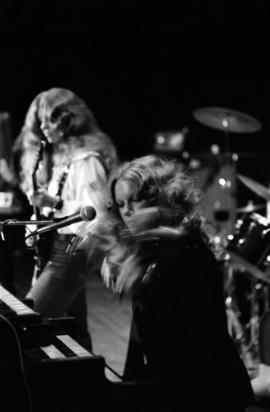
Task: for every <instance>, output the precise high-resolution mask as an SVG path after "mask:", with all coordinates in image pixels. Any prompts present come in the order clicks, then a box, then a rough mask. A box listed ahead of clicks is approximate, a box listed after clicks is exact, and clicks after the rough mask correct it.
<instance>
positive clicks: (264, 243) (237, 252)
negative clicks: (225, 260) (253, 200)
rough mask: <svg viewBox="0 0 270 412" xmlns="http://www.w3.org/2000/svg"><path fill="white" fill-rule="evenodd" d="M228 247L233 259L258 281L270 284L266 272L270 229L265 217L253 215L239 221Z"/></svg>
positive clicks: (269, 246) (269, 247)
mask: <svg viewBox="0 0 270 412" xmlns="http://www.w3.org/2000/svg"><path fill="white" fill-rule="evenodd" d="M227 240H228V243H227V247H226V250H227V251H228V253H229V255H230V257H231V259H232V261H233V262H235V263H236V264H238V265H240V266H242V267H243V268H244V269H246V270H247V271H248V272H249V273H250V274H251V275H253V276H254V277H255V278H256V279H257V280H261V281H264V282H265V283H267V284H270V278H269V277H268V275H267V274H266V273H265V272H264V270H265V268H266V267H268V264H269V263H268V260H269V257H268V256H269V254H270V227H269V224H268V221H267V219H266V218H264V217H263V216H261V215H259V214H257V213H252V214H246V215H245V216H244V217H243V218H242V219H238V220H237V221H236V224H235V233H234V234H232V235H228V236H227Z"/></svg>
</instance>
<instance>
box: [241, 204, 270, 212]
mask: <svg viewBox="0 0 270 412" xmlns="http://www.w3.org/2000/svg"><path fill="white" fill-rule="evenodd" d="M264 207H265V205H254V203H253V202H248V203H247V205H246V206H244V207H239V208H237V209H236V210H235V211H236V213H252V212H256V211H257V210H260V209H263V208H264Z"/></svg>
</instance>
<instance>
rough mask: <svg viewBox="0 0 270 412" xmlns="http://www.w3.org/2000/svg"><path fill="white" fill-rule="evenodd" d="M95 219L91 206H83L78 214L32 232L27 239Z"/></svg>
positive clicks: (94, 212) (94, 211)
mask: <svg viewBox="0 0 270 412" xmlns="http://www.w3.org/2000/svg"><path fill="white" fill-rule="evenodd" d="M95 217H96V210H95V209H94V208H93V207H92V206H84V207H82V208H81V210H80V211H79V212H76V213H73V214H72V215H70V216H67V217H65V218H63V219H61V220H60V221H58V222H55V223H52V224H50V225H48V226H43V227H41V228H39V229H37V230H35V231H34V232H32V233H30V234H29V235H28V236H27V237H26V239H27V238H28V237H31V236H36V235H42V234H43V233H46V232H49V231H51V230H55V229H60V228H61V227H65V226H69V225H72V224H73V223H77V222H82V221H88V220H93V219H94V218H95Z"/></svg>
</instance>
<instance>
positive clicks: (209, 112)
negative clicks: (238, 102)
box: [193, 107, 262, 133]
mask: <svg viewBox="0 0 270 412" xmlns="http://www.w3.org/2000/svg"><path fill="white" fill-rule="evenodd" d="M193 117H194V118H195V119H196V120H197V121H198V122H200V123H202V124H204V125H206V126H210V127H213V128H214V129H219V130H223V131H227V132H233V133H254V132H257V131H258V130H260V129H261V127H262V125H261V123H260V122H259V121H258V120H257V119H255V118H254V117H252V116H250V115H248V114H245V113H242V112H239V111H237V110H231V109H227V108H224V107H204V108H201V109H197V110H195V111H194V112H193Z"/></svg>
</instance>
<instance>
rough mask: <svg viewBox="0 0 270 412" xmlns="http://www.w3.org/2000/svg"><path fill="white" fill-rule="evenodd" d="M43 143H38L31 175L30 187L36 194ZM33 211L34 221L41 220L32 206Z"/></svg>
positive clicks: (37, 211) (35, 208)
mask: <svg viewBox="0 0 270 412" xmlns="http://www.w3.org/2000/svg"><path fill="white" fill-rule="evenodd" d="M45 145H46V143H45V141H44V140H41V142H40V146H39V149H38V152H37V158H36V161H35V164H34V168H33V173H32V186H33V191H34V192H37V191H38V183H37V172H38V169H39V166H40V162H41V161H42V157H43V151H44V148H45ZM33 211H34V215H35V218H36V219H40V218H41V213H40V210H39V208H38V207H37V206H33Z"/></svg>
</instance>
